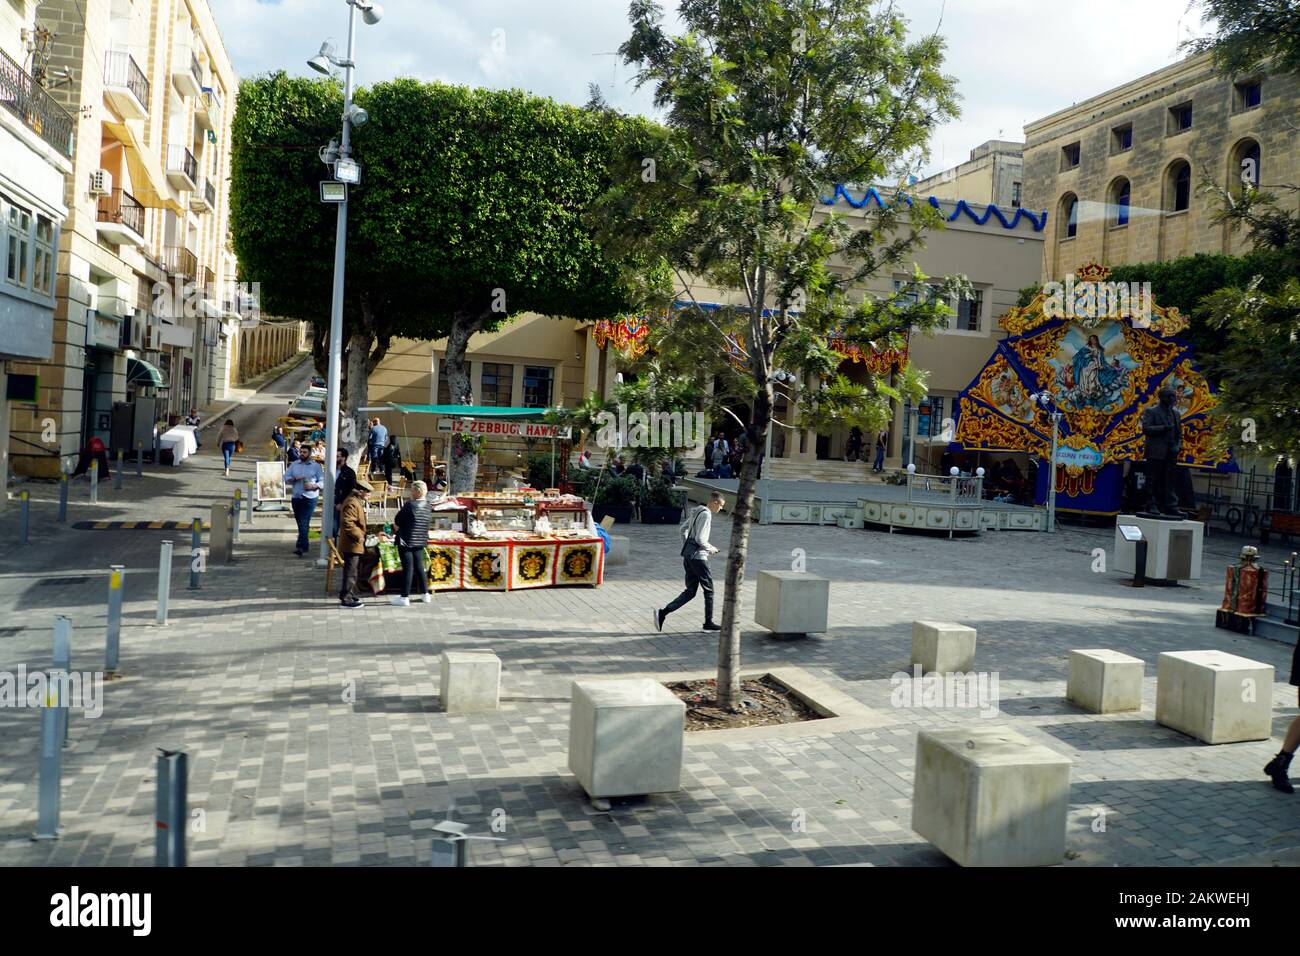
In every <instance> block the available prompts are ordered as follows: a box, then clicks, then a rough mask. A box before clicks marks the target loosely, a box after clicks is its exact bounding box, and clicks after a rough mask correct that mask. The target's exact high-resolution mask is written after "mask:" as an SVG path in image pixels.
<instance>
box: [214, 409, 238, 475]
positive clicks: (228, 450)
mask: <svg viewBox="0 0 1300 956" xmlns="http://www.w3.org/2000/svg"><path fill="white" fill-rule="evenodd" d="M238 443H239V429H238V428H236V427H235V421H234V419H232V418H227V419H226V423H225V424H224V425H222V426H221V433H220V434H219V435H217V444H218V445H220V446H221V457H222V458H223V459H224V460H225V462H226V477H227V478H229V477H230V456H231V455H233V454H234V453H235V446H236V445H237V444H238Z"/></svg>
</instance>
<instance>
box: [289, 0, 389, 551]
mask: <svg viewBox="0 0 1300 956" xmlns="http://www.w3.org/2000/svg"><path fill="white" fill-rule="evenodd" d="M347 4H348V53H347V57H346V58H345V59H342V60H340V59H339V58H338V57H336V56H335V55H334V47H333V45H331V44H330V43H322V44H321V47H320V52H319V53H317V54H316V55H315V56H314V57H312V58H311V59H310V60H308V61H307V65H308V66H310V67H311V68H312V69H313V70H315V71H316V72H317V73H323V74H325V75H326V76H329V75H330V73H331V70H332V68H333V67H342V69H343V138H342V140H341V141H340V142H339V144H338V145H335V144H334V143H331V144H330V145H329V146H327V147H326V148H325V149H324V150H323V151H322V153H321V159H322V161H324V162H325V163H326V165H329V166H331V167H332V168H333V172H334V179H335V180H336V181H338V182H341V183H343V184H344V187H343V188H344V192H343V199H342V201H341V202H339V203H338V207H339V210H338V224H337V226H336V227H335V234H334V294H333V302H332V305H331V308H330V360H329V372H328V374H327V376H326V382H325V388H326V394H325V501H324V508H323V510H322V512H321V536H320V557H319V558H318V559H317V561H316V564H317V566H319V567H325V565H326V564H328V563H329V542H330V538H331V532H332V531H333V530H334V460H335V458H336V457H337V455H338V447H339V392H340V390H341V379H342V368H341V366H342V364H343V275H344V270H345V268H346V265H347V245H348V200H347V192H346V190H347V188H348V186H349V185H356V184H357V183H359V182H360V181H361V167H360V166H358V165H357V163H356V162H355V161H354V160H353V159H352V127H353V126H354V125H355V126H360V125H361V124H363V123H364V122H365V121H366V120H367V119H368V117H367V116H366V111H365V110H363V109H361V107H359V106H354V105H353V103H352V90H353V70H354V69H355V68H356V62H355V60H354V54H355V51H356V26H357V11H358V10H360V11H361V19H363V20H364V21H365V22H366V23H369V24H372V25H373V24H376V23H378V22H379V20H380V18H382V17H383V15H384V8H383V7H381V6H380V5H379V4H377V3H375V2H373V0H347Z"/></svg>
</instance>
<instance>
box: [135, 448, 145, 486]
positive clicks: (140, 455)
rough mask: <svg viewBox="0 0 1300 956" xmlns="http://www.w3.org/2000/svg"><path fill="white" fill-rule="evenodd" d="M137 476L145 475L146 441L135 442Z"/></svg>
mask: <svg viewBox="0 0 1300 956" xmlns="http://www.w3.org/2000/svg"><path fill="white" fill-rule="evenodd" d="M135 476H136V477H137V478H143V477H144V442H142V441H138V442H136V443H135Z"/></svg>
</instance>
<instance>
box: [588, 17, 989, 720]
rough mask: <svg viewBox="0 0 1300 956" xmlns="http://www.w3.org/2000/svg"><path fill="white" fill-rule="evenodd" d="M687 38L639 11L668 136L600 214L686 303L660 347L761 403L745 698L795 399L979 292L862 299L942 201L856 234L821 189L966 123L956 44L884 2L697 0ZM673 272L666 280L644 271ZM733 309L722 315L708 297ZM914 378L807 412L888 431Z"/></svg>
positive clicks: (649, 146) (731, 563)
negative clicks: (784, 416) (757, 531)
mask: <svg viewBox="0 0 1300 956" xmlns="http://www.w3.org/2000/svg"><path fill="white" fill-rule="evenodd" d="M678 15H679V18H680V19H681V21H682V25H683V27H684V32H683V33H682V34H680V35H677V36H672V35H670V34H669V33H668V32H667V31H666V29H665V26H664V22H663V13H662V10H661V8H660V6H659V5H658V4H657V3H656V2H654V0H633V3H632V4H631V9H630V13H629V17H630V20H631V24H632V35H631V37H630V39H628V40H627V42H625V43H624V44H623V46H622V47H621V49H620V52H621V54H622V56H623V58H624V60H625V61H626V62H627V63H629V64H633V65H635V67H636V68H637V70H638V75H637V80H638V83H639V84H641V85H651V86H653V88H654V98H655V103H656V105H657V106H659V107H661V108H662V109H663V110H664V112H665V117H666V126H665V128H664V129H663V130H662V131H660V132H658V133H657V135H655V136H652V137H651V138H649V139H648V140H642V141H640V142H636V143H631V144H625V145H627V146H629V148H628V149H626V150H625V152H624V153H623V155H622V157H621V163H616V164H615V168H616V170H621V174H616V177H615V178H616V182H615V185H614V187H613V188H612V189H611V190H610V191H609V193H608V194H607V195H606V196H605V197H604V198H603V199H602V201H601V202H600V203H599V204H597V206H596V207H595V210H594V214H595V217H596V220H595V221H597V222H598V223H599V224H600V230H601V236H602V242H603V243H604V244H605V246H606V248H607V250H608V254H609V255H611V256H612V257H614V258H616V259H618V260H619V261H620V262H623V263H629V262H630V263H632V265H633V268H632V270H631V271H633V272H634V273H636V274H637V275H638V276H639V279H640V284H639V285H637V286H636V288H637V289H638V291H640V292H644V293H645V294H646V295H647V297H648V298H649V299H652V300H654V301H657V302H658V304H660V305H667V304H668V303H669V302H670V301H671V300H672V299H674V298H683V299H684V300H685V301H686V307H685V308H682V309H680V310H677V311H676V312H674V313H673V314H672V315H671V318H669V319H668V320H666V321H663V322H658V323H656V327H655V328H654V331H653V333H652V339H651V341H652V345H653V348H654V349H655V350H656V352H657V353H658V354H659V356H660V357H661V360H662V361H663V362H664V366H665V368H666V369H669V370H675V371H676V372H677V373H679V374H688V375H694V376H699V377H700V379H701V380H702V381H705V382H707V381H708V380H709V379H710V378H713V377H716V378H717V380H718V391H719V392H720V393H721V394H723V395H726V396H731V397H733V398H734V399H735V403H734V404H739V403H742V402H743V404H744V407H745V409H746V412H745V414H744V415H743V416H739V415H738V416H737V418H738V420H739V421H740V423H741V424H742V425H743V427H744V431H745V435H746V438H747V448H746V453H745V457H744V464H743V467H742V469H741V473H740V476H739V478H740V486H739V490H738V494H737V499H736V508H735V512H734V516H733V521H732V530H731V542H730V551H729V554H728V556H727V567H726V578H725V595H724V599H723V608H722V621H721V625H722V632H721V634H720V640H719V647H718V701H719V704H720V705H721V706H724V707H728V708H733V709H734V708H736V707H738V706H739V704H740V699H741V698H740V669H739V668H740V623H741V622H740V615H739V613H738V611H739V606H740V604H739V597H740V590H741V584H742V582H743V579H744V569H745V562H746V557H747V553H748V547H749V532H750V520H751V517H752V514H753V501H754V490H755V484H756V481H757V477H758V469H759V463H760V458H761V457H762V454H763V451H764V448H765V446H766V443H767V436H768V432H769V429H770V428H771V427H772V423H773V408H774V404H775V399H776V396H777V393H778V391H781V390H787V389H793V385H792V383H793V382H794V381H796V380H803V381H817V380H825V379H832V378H834V375H835V370H836V369H837V368H838V367H839V364H840V362H841V360H842V359H841V356H840V355H838V354H837V353H836V352H835V351H833V350H832V349H831V348H830V344H829V338H830V336H831V335H832V334H836V335H837V336H839V337H842V338H843V339H845V340H846V341H848V342H850V343H856V344H861V345H862V346H863V347H866V348H870V347H872V346H875V347H878V348H888V347H891V346H900V345H901V344H902V342H903V340H904V336H905V335H906V334H907V333H908V332H909V331H910V330H914V329H934V328H936V327H938V326H939V325H941V324H942V323H944V322H945V321H946V318H947V316H948V315H949V314H950V312H951V310H949V309H948V308H947V307H946V306H944V305H943V304H942V302H941V299H942V298H945V297H948V296H952V295H963V294H969V288H970V287H969V283H967V282H965V281H964V280H961V279H950V280H945V281H944V283H943V284H942V286H941V289H940V294H939V295H938V296H935V295H931V294H929V292H930V287H929V286H928V285H927V284H925V283H924V281H923V280H924V277H923V276H921V275H919V274H918V275H916V276H915V281H914V282H913V283H908V284H907V285H906V287H905V288H904V289H902V290H900V291H899V292H898V293H896V294H894V295H892V296H886V297H878V296H875V295H870V294H866V295H864V294H862V293H861V292H860V291H856V290H860V289H861V288H862V286H863V284H864V281H865V280H866V279H868V278H869V277H871V276H873V275H876V274H877V273H880V272H882V271H888V272H892V271H893V270H894V269H895V268H897V267H898V266H899V265H900V264H903V265H904V268H906V263H907V261H908V257H909V254H910V253H911V252H912V250H913V249H914V248H916V246H917V244H918V243H919V242H920V239H921V235H922V232H923V231H924V230H925V229H926V228H929V227H937V226H938V225H939V224H940V219H939V217H938V215H937V213H936V211H935V210H934V209H932V208H930V207H929V206H927V205H926V204H923V203H916V204H915V205H914V206H912V207H911V209H910V211H900V210H901V209H902V207H903V204H902V203H894V204H891V208H890V209H888V210H879V211H878V212H877V211H873V213H872V214H871V216H870V218H869V219H868V221H867V224H866V225H865V227H863V228H858V229H854V228H852V227H851V226H850V224H849V223H848V222H847V221H846V219H845V218H844V217H842V216H840V215H836V214H834V213H831V212H828V211H826V210H827V207H825V206H824V205H823V204H822V202H821V198H820V197H822V196H823V195H826V194H827V191H828V190H829V189H830V188H832V187H833V185H834V184H836V183H848V184H854V183H864V184H873V183H884V182H899V181H900V180H901V178H902V176H903V174H904V171H905V163H906V162H907V161H908V160H909V159H912V158H914V157H916V156H917V155H918V154H919V153H920V152H922V151H923V150H924V148H925V145H926V143H927V140H928V137H929V135H930V131H931V130H932V129H933V128H934V126H935V125H936V124H938V123H940V122H942V121H943V120H945V119H947V118H949V117H951V116H955V115H956V113H957V107H956V99H955V94H954V84H953V81H952V80H951V79H950V78H948V77H946V76H944V75H943V74H942V73H941V72H940V66H941V63H942V56H943V43H942V40H941V39H940V38H939V37H937V36H926V37H922V38H920V39H918V40H915V41H909V39H908V37H907V32H906V24H905V23H904V21H903V20H902V18H901V17H900V16H899V15H898V14H897V12H896V11H895V9H894V7H893V5H892V4H889V3H883V2H881V3H875V2H872V0H734V2H720V0H681V2H680V4H679V5H678ZM646 262H658V263H662V264H664V265H665V266H666V270H659V271H652V272H647V271H645V270H644V263H646ZM704 286H712V287H714V288H719V289H723V290H726V291H727V292H728V294H729V297H730V298H731V299H732V300H733V301H732V302H729V303H723V304H722V307H721V308H717V309H714V308H706V307H705V303H701V302H699V301H698V299H697V289H698V288H700V287H704ZM922 390H923V377H922V376H921V375H919V374H918V373H916V372H914V371H912V370H910V369H909V370H906V371H905V372H904V373H903V374H902V375H900V376H899V380H898V382H896V383H895V385H893V386H891V385H890V384H889V383H888V382H887V381H885V380H884V379H881V378H878V377H873V378H872V379H871V380H870V381H869V382H867V383H866V384H863V385H859V386H853V385H850V384H849V383H841V382H839V381H838V380H836V381H835V382H834V383H833V384H832V385H831V386H830V388H829V389H828V390H825V391H823V390H819V389H809V390H806V391H804V392H802V393H801V394H790V396H789V398H790V402H791V404H792V405H793V404H795V403H796V402H797V403H798V412H797V414H799V415H800V417H801V419H802V421H804V422H813V423H826V422H830V421H832V420H834V421H840V422H845V423H851V422H863V423H865V424H866V425H867V426H868V427H869V428H874V427H878V426H880V425H881V424H883V423H884V422H885V421H886V420H887V417H888V412H889V403H890V401H891V400H897V399H899V398H900V397H903V396H911V397H913V398H919V396H920V394H921V392H922Z"/></svg>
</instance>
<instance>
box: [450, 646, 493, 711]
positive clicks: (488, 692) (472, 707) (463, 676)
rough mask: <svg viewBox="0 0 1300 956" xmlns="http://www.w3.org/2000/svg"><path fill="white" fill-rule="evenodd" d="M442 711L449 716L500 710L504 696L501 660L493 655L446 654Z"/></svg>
mask: <svg viewBox="0 0 1300 956" xmlns="http://www.w3.org/2000/svg"><path fill="white" fill-rule="evenodd" d="M441 670H442V684H441V690H440V694H441V696H442V709H443V710H444V711H445V712H447V713H449V714H476V713H481V712H482V711H486V710H496V709H497V704H498V701H499V700H500V695H501V658H499V657H497V656H496V655H495V654H494V653H492V652H491V651H443V652H442V664H441Z"/></svg>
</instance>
